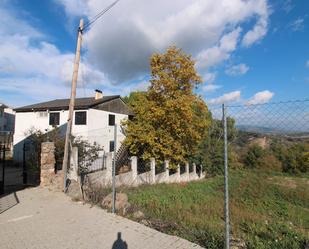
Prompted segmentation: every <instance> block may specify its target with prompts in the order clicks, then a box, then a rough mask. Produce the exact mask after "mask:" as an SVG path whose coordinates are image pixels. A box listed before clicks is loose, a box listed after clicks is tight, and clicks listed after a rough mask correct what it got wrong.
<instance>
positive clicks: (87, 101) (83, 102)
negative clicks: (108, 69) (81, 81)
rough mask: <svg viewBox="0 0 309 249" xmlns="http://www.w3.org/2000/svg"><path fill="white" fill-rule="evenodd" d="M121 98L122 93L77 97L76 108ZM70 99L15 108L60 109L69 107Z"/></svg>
mask: <svg viewBox="0 0 309 249" xmlns="http://www.w3.org/2000/svg"><path fill="white" fill-rule="evenodd" d="M118 98H120V95H112V96H103V97H102V98H100V99H95V98H94V97H91V98H76V99H75V107H74V109H76V110H78V109H79V110H80V109H88V108H91V107H94V106H96V105H99V104H102V103H105V102H109V101H111V100H114V99H118ZM69 103H70V99H55V100H52V101H47V102H42V103H38V104H34V105H27V106H23V107H19V108H15V109H14V111H16V112H29V111H47V110H50V111H59V110H67V109H69Z"/></svg>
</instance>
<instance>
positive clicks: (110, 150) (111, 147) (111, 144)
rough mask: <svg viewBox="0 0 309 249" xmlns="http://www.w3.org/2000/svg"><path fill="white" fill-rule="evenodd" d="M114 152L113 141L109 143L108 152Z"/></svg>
mask: <svg viewBox="0 0 309 249" xmlns="http://www.w3.org/2000/svg"><path fill="white" fill-rule="evenodd" d="M114 150H115V143H114V141H109V152H113V151H114Z"/></svg>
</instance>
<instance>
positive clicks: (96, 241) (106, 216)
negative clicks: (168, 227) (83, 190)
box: [0, 188, 201, 249]
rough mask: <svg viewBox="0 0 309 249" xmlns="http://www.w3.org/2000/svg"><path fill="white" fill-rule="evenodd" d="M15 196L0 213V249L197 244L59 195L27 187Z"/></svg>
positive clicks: (165, 248) (186, 247) (152, 248)
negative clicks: (14, 201) (8, 205)
mask: <svg viewBox="0 0 309 249" xmlns="http://www.w3.org/2000/svg"><path fill="white" fill-rule="evenodd" d="M16 196H17V198H18V201H19V203H17V204H16V205H15V206H13V207H11V208H10V209H8V210H6V211H5V212H3V213H1V214H0V247H1V248H10V249H11V248H12V249H17V248H23V249H26V248H31V249H32V248H33V249H35V248H37V249H43V248H44V249H54V248H59V249H62V248H74V249H79V248H87V249H92V248H96V249H97V248H100V249H148V248H149V249H158V248H159V249H176V248H182V249H190V248H201V247H199V246H197V245H195V244H192V243H190V242H188V241H186V240H184V239H181V238H178V237H175V236H169V235H166V234H163V233H160V232H158V231H155V230H153V229H151V228H148V227H146V226H144V225H142V224H139V223H136V222H133V221H130V220H128V219H125V218H122V217H119V216H114V215H112V214H110V213H107V212H106V211H104V210H102V209H100V208H98V207H92V208H91V207H90V206H89V205H83V204H81V203H76V202H71V201H70V200H69V198H67V197H66V196H65V195H64V194H62V193H53V192H49V191H48V190H47V189H43V188H32V189H25V190H22V191H19V192H17V193H16ZM11 198H13V197H11ZM0 202H1V199H0ZM117 236H120V237H121V238H119V239H118V240H117ZM123 241H125V243H124V242H123Z"/></svg>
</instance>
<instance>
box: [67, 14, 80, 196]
mask: <svg viewBox="0 0 309 249" xmlns="http://www.w3.org/2000/svg"><path fill="white" fill-rule="evenodd" d="M83 28H84V21H83V19H80V22H79V28H78V36H77V46H76V53H75V60H74V71H73V77H72V88H71V98H70V105H69V117H68V122H67V131H66V135H65V144H64V155H63V163H62V170H63V191H64V192H65V191H66V180H67V170H68V163H69V143H70V139H71V133H72V120H73V112H74V106H75V97H76V84H77V77H78V68H79V61H80V50H81V45H82V34H83Z"/></svg>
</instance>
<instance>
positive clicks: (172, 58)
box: [125, 47, 210, 165]
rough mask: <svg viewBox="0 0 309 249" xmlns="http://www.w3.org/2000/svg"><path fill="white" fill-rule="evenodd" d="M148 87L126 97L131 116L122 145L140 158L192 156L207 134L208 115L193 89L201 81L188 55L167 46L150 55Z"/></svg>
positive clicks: (177, 160) (173, 159)
mask: <svg viewBox="0 0 309 249" xmlns="http://www.w3.org/2000/svg"><path fill="white" fill-rule="evenodd" d="M150 61H151V63H150V65H151V79H150V87H149V89H148V91H146V92H136V93H132V94H131V96H130V97H129V98H128V101H129V104H130V105H131V106H132V108H133V110H134V112H135V117H134V118H133V120H129V121H127V123H126V125H127V126H126V134H127V138H126V141H125V143H126V145H127V146H128V148H129V150H130V152H131V153H132V154H134V155H138V156H140V157H142V158H143V159H145V160H146V159H149V158H150V157H154V158H156V159H157V160H159V161H162V160H164V159H166V160H170V162H171V164H172V165H176V164H177V163H181V162H185V161H186V160H187V159H188V158H189V157H190V156H192V155H193V154H194V153H195V152H196V150H197V148H198V145H199V144H200V142H201V141H202V139H203V138H205V136H206V134H207V127H208V125H209V123H210V115H209V111H208V108H207V106H206V104H205V102H204V101H203V100H202V99H201V98H200V97H199V96H197V95H196V94H194V92H193V90H194V88H195V87H197V86H198V85H199V84H200V83H201V82H202V80H201V77H200V76H199V75H198V74H197V72H196V70H195V68H194V65H195V62H194V61H193V60H192V58H191V56H190V55H187V54H185V53H184V52H183V51H182V50H181V49H178V48H176V47H170V48H168V49H167V51H166V53H164V54H158V53H157V54H154V55H152V57H151V60H150Z"/></svg>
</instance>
